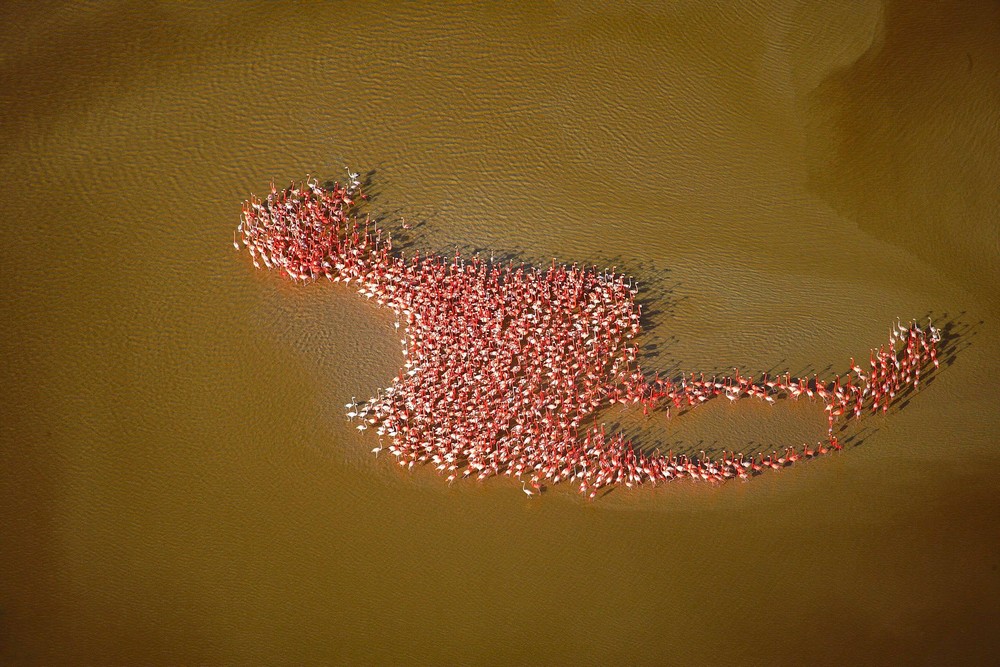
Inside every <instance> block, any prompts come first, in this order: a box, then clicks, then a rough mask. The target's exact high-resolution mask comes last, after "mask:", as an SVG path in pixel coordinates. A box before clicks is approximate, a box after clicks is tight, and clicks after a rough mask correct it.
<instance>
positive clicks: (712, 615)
mask: <svg viewBox="0 0 1000 667" xmlns="http://www.w3.org/2000/svg"><path fill="white" fill-rule="evenodd" d="M935 7H940V8H939V9H933V10H932V9H907V4H906V3H890V4H889V5H887V6H882V5H880V4H878V3H872V4H871V5H869V6H868V8H867V9H866V10H864V11H862V10H859V9H858V7H857V5H856V3H844V4H843V5H841V6H839V7H838V6H836V5H835V4H830V5H829V6H827V7H825V8H824V9H822V10H817V9H815V8H813V7H812V5H809V4H806V3H802V4H801V5H796V4H795V3H767V2H752V3H742V4H736V5H727V6H726V7H725V8H719V9H714V10H713V9H705V8H704V6H703V5H697V6H695V5H691V6H690V7H687V6H683V5H681V6H678V7H673V8H665V9H660V10H651V9H648V8H642V7H634V6H629V7H624V8H620V9H611V10H609V9H603V8H601V7H600V5H595V6H593V7H587V6H582V5H581V6H575V7H568V6H560V7H555V8H546V9H539V8H532V7H527V8H514V7H504V8H497V7H494V8H480V9H468V8H458V7H453V8H451V7H449V8H445V7H441V8H440V9H437V10H432V9H426V8H425V9H419V8H410V9H405V8H404V9H402V10H400V9H398V8H393V9H391V10H390V9H379V8H377V7H374V6H372V5H371V4H350V5H345V6H338V7H336V8H326V9H323V10H320V9H315V8H314V9H308V10H307V9H299V10H295V11H292V10H288V9H284V10H278V9H273V8H269V7H267V6H265V7H263V8H261V7H255V8H247V7H245V6H242V5H235V4H234V5H233V6H218V7H217V6H214V5H209V6H206V7H204V8H200V9H199V8H190V7H185V8H178V7H173V6H166V7H142V8H140V7H132V8H130V9H129V10H128V11H125V10H121V9H114V8H110V7H108V8H105V7H102V6H100V5H98V6H93V7H75V6H71V7H63V6H59V5H52V6H39V7H37V8H32V9H31V10H30V11H28V10H23V9H22V10H16V11H15V10H11V9H9V8H8V9H4V10H0V13H2V14H3V18H4V19H5V20H4V21H2V22H0V25H2V28H0V45H2V46H0V109H2V111H0V113H2V119H3V122H0V169H2V173H3V174H4V176H5V184H6V192H7V197H6V198H5V207H4V209H5V210H4V222H3V224H2V226H0V229H2V230H3V239H2V243H0V267H2V269H0V280H2V293H3V295H4V300H3V310H2V316H0V331H2V336H0V341H2V344H3V346H4V348H3V358H4V359H5V362H6V363H4V364H2V365H0V382H2V384H0V386H2V387H3V393H2V396H3V399H4V401H3V402H4V408H3V410H2V411H0V415H2V419H0V434H2V439H3V440H2V446H0V471H2V472H0V519H2V525H3V526H4V533H5V535H6V536H8V537H7V538H6V539H4V540H3V541H0V558H2V561H3V562H4V563H5V568H4V574H3V575H2V576H0V657H2V661H4V662H8V663H13V664H78V663H102V664H136V663H142V664H178V663H196V662H200V663H207V664H220V663H257V664H259V663H275V662H279V663H281V662H323V663H329V662H338V663H358V662H373V663H428V662H435V663H464V664H469V663H494V664H508V663H517V662H527V661H529V660H530V661H536V662H543V663H551V664H563V663H570V662H572V663H581V662H582V663H585V664H608V663H610V662H616V663H617V662H626V663H642V664H675V663H676V664H693V663H694V664H804V663H805V664H845V663H865V664H867V663H872V662H893V663H906V664H913V663H924V664H955V663H965V664H968V663H980V664H981V663H984V662H987V659H988V657H989V656H992V655H993V654H994V653H995V651H996V649H997V648H998V645H997V644H998V643H997V640H996V639H995V637H997V636H1000V635H998V632H997V631H998V630H1000V628H998V625H1000V624H998V621H997V619H998V618H1000V614H998V612H1000V608H998V607H1000V604H998V602H997V600H998V599H1000V597H998V593H1000V573H998V566H1000V557H998V556H997V554H998V547H1000V538H998V537H997V536H998V535H1000V526H998V522H997V519H996V516H995V512H993V511H992V507H993V506H994V505H995V500H994V498H995V495H996V489H997V484H996V482H995V481H994V480H993V476H994V471H995V470H997V469H998V467H997V465H998V463H1000V451H998V450H997V446H996V436H995V432H996V428H997V426H998V425H1000V424H998V422H1000V410H998V408H1000V401H998V400H997V397H996V394H995V392H994V390H993V387H994V383H995V381H996V380H995V378H996V377H998V373H1000V367H998V366H1000V364H998V358H1000V356H998V351H1000V338H998V335H997V333H996V323H997V315H998V306H1000V303H998V301H997V297H996V295H995V289H994V288H993V285H995V284H996V282H997V277H998V275H1000V259H998V258H1000V245H998V236H997V234H998V231H997V230H998V224H997V220H998V219H1000V218H998V212H1000V205H998V204H1000V202H998V195H997V190H996V187H995V185H994V184H995V183H996V181H997V176H998V175H1000V165H998V160H1000V158H998V156H1000V151H998V150H997V143H998V141H997V138H998V137H997V123H996V118H997V115H998V114H1000V100H998V99H997V96H998V93H997V92H996V91H998V90H1000V85H996V84H997V83H998V81H997V79H998V78H1000V52H998V48H997V46H996V44H997V42H996V40H995V39H993V38H992V35H995V34H996V30H995V28H996V26H997V24H998V12H997V9H996V5H995V3H987V2H982V3H943V4H941V5H939V6H938V5H935ZM991 26H992V28H991ZM344 165H351V166H352V167H355V168H358V169H362V170H365V171H369V170H371V171H373V172H374V173H373V175H372V176H373V182H374V185H375V193H376V195H377V197H376V199H375V201H374V202H373V204H372V206H373V208H374V209H375V210H377V211H379V212H382V213H384V214H386V215H388V216H390V217H391V218H395V217H398V216H400V215H405V216H406V218H407V220H408V221H411V222H414V223H417V224H416V228H415V229H414V230H413V232H412V235H411V236H412V238H411V242H412V244H413V246H414V247H419V248H420V249H421V250H425V251H438V252H452V251H454V249H455V247H456V246H458V247H459V248H461V249H463V250H467V251H471V250H475V249H480V250H483V251H485V252H489V251H496V252H497V253H498V254H505V253H514V254H515V256H517V257H519V258H523V259H526V260H529V261H536V262H546V263H547V262H548V261H550V259H551V258H552V257H557V258H558V259H560V260H565V261H570V262H572V261H579V262H596V263H599V264H605V263H607V264H614V265H617V266H618V267H619V268H620V269H623V270H625V271H627V272H630V273H632V274H633V275H635V276H637V278H638V279H639V282H640V288H641V292H640V299H641V300H643V301H644V302H645V303H646V304H647V310H649V311H651V313H650V322H649V326H648V327H647V330H646V332H645V334H644V338H643V339H642V340H643V342H645V343H646V344H647V352H648V355H647V357H646V359H645V360H644V367H645V368H648V369H649V370H653V369H657V368H658V369H662V370H665V371H666V370H670V371H676V370H689V369H691V370H702V369H704V370H707V371H711V370H714V369H719V370H725V369H729V368H731V367H733V366H738V367H740V368H741V369H744V370H748V371H760V370H768V369H775V370H789V371H791V372H792V373H800V372H808V371H813V370H814V371H818V372H822V371H823V370H824V369H827V368H830V369H832V370H834V371H836V370H838V369H843V368H846V365H847V361H848V359H849V357H851V356H863V355H864V353H865V352H866V351H867V350H868V348H869V347H870V346H872V345H877V344H879V343H881V342H883V341H884V339H885V338H886V335H887V332H888V326H889V324H890V323H891V322H892V321H894V320H895V318H896V317H903V318H907V317H911V316H915V317H922V316H925V315H928V314H930V315H933V316H934V318H935V320H936V321H937V322H938V323H940V324H944V323H947V322H950V323H952V324H953V326H954V328H955V330H956V331H957V332H958V333H959V334H960V335H959V338H958V339H957V342H956V349H957V352H956V353H955V355H954V357H953V359H952V360H951V362H950V363H947V364H943V368H942V369H941V371H940V372H939V373H938V375H937V377H936V379H935V380H934V381H933V382H932V383H929V384H928V386H926V387H925V388H924V389H923V390H921V391H920V392H919V393H918V394H917V395H916V396H915V397H914V398H913V399H912V400H911V401H910V402H909V404H907V405H906V406H905V407H903V408H902V409H899V410H895V411H893V412H891V413H890V414H888V415H887V416H885V417H884V418H883V417H880V418H876V419H870V420H867V421H866V422H865V425H866V428H865V429H864V430H863V431H858V432H857V434H856V435H857V436H858V437H857V438H856V440H855V442H860V445H859V446H855V447H848V448H846V449H845V450H844V451H843V452H841V453H839V454H838V455H837V456H835V457H827V458H825V459H823V460H819V461H815V462H809V463H806V464H804V465H797V466H795V467H794V468H791V469H788V470H785V471H782V472H781V473H779V474H774V475H764V476H761V477H760V478H757V479H755V480H753V481H752V482H750V483H746V484H740V483H730V484H726V485H723V486H721V487H717V488H715V487H709V486H707V485H691V484H671V485H667V486H666V487H663V486H660V487H658V488H656V489H649V490H646V489H643V490H641V491H639V492H635V493H628V492H626V491H625V490H618V491H616V492H614V493H612V494H610V495H608V496H607V497H605V498H603V499H602V500H601V501H600V502H596V503H587V502H584V501H582V500H580V499H579V498H577V497H575V496H574V495H573V494H572V493H566V492H562V491H557V492H553V493H549V494H546V495H545V496H544V497H542V498H535V499H527V498H525V497H524V496H523V494H521V492H520V490H519V489H518V488H517V486H516V485H514V484H511V483H507V482H506V481H505V480H495V481H492V482H488V483H485V484H482V485H477V484H463V485H455V486H454V487H451V488H449V487H447V486H446V485H445V484H444V483H443V481H442V480H441V479H440V478H438V477H437V476H435V475H433V474H431V473H430V472H428V471H421V472H418V473H417V474H405V473H401V472H399V471H397V470H396V469H394V467H393V466H391V465H389V463H388V462H387V461H384V460H382V459H380V460H378V461H375V460H374V459H373V458H372V457H371V455H370V453H369V452H370V449H371V447H372V446H373V445H372V444H371V442H370V439H369V438H366V437H364V436H362V435H360V434H358V433H357V432H356V431H354V430H353V429H351V427H350V424H349V423H348V422H347V421H346V420H345V419H344V418H343V416H342V410H343V409H342V406H343V404H344V403H345V402H347V400H349V399H350V397H351V396H352V395H356V396H358V397H359V398H360V397H367V396H369V395H370V394H371V393H372V392H373V391H374V390H375V389H376V388H377V387H379V386H383V385H384V384H385V382H386V380H387V379H388V378H390V377H392V375H394V374H395V372H396V369H397V368H398V366H399V364H400V363H401V355H400V353H399V349H398V344H397V342H396V339H395V337H394V335H393V329H392V326H391V316H390V315H388V314H387V313H386V312H385V311H382V310H379V309H376V308H373V307H371V306H370V304H367V303H365V302H364V300H363V299H361V298H360V297H358V296H357V295H356V294H353V293H351V292H350V291H349V290H345V289H343V288H340V287H339V286H335V285H330V284H318V285H314V286H310V287H308V288H297V287H294V286H292V285H290V284H288V283H287V282H284V281H281V280H280V279H278V278H277V276H274V275H272V274H263V273H260V272H256V271H254V270H253V268H252V266H251V265H250V263H249V259H248V258H247V257H246V256H245V255H238V254H236V253H235V252H234V251H233V249H232V245H231V242H230V240H231V232H232V228H233V227H234V226H235V224H236V223H237V221H238V214H239V203H240V201H241V200H242V199H243V198H244V197H245V196H246V195H247V194H248V192H249V191H256V192H261V191H263V190H264V188H265V187H266V186H267V182H268V181H269V180H270V179H271V178H274V179H275V180H276V181H279V182H282V181H287V180H291V179H299V178H302V177H303V176H304V175H305V174H306V173H312V174H315V175H318V176H320V177H336V176H338V175H340V174H341V173H342V169H343V167H344ZM654 346H655V347H654ZM744 403H749V402H742V403H741V404H739V405H736V406H729V405H721V404H720V405H713V406H710V407H706V408H704V409H703V410H699V411H695V412H692V413H691V414H689V415H684V416H682V417H679V418H677V419H674V420H672V421H671V422H669V423H667V422H662V423H661V422H657V421H655V420H653V421H651V422H649V423H647V424H645V428H647V429H648V432H649V433H650V434H655V439H657V440H658V439H660V438H662V439H664V440H666V441H667V442H666V443H665V444H664V447H667V446H670V445H671V444H675V445H678V446H683V447H698V448H703V447H706V446H707V447H717V448H722V447H727V448H728V447H733V446H734V445H736V446H737V447H739V445H740V443H741V442H742V443H746V444H750V443H760V444H762V445H763V444H765V443H769V442H773V443H774V444H775V445H776V446H781V445H784V444H785V443H794V442H798V441H800V440H801V439H804V438H807V437H815V438H817V439H818V438H819V437H820V436H821V435H822V432H823V430H824V427H823V419H822V414H821V409H820V408H819V407H818V406H809V405H807V404H802V403H798V404H791V405H781V406H777V407H776V408H775V409H774V410H770V411H769V410H767V409H766V406H758V405H755V404H752V403H749V404H746V405H744ZM812 408H815V409H814V410H813V409H812ZM624 417H628V418H629V419H635V418H636V417H637V416H636V415H631V416H627V415H626V416H624ZM624 417H623V416H622V415H615V414H609V415H608V416H607V418H608V420H609V421H613V420H618V419H622V418H624ZM640 421H641V420H640ZM813 430H815V434H814V435H811V432H812V431H813ZM651 437H653V436H651Z"/></svg>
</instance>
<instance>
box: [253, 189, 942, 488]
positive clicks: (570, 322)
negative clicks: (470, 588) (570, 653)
mask: <svg viewBox="0 0 1000 667" xmlns="http://www.w3.org/2000/svg"><path fill="white" fill-rule="evenodd" d="M363 199H366V196H365V194H364V193H363V192H362V188H361V182H360V181H359V179H358V175H357V174H355V173H351V172H348V178H347V180H346V181H345V183H344V184H343V185H341V184H339V183H335V184H333V185H332V186H327V187H323V186H321V185H320V184H319V182H317V181H316V180H315V179H309V178H307V179H306V181H304V182H303V183H300V184H294V183H293V184H292V185H289V186H288V187H287V188H284V189H277V188H275V187H274V185H273V184H272V186H271V189H270V193H269V194H267V196H266V197H264V198H263V199H261V198H258V197H251V198H250V199H249V200H248V201H246V202H244V204H243V210H242V215H241V219H240V224H239V226H238V227H237V229H236V231H235V233H234V237H233V244H234V246H235V247H236V249H237V250H240V249H241V248H244V247H245V248H246V249H247V250H248V251H249V253H250V256H251V258H252V261H253V264H254V266H256V267H257V268H268V269H274V270H277V271H279V272H280V273H281V274H283V275H286V276H288V277H289V278H291V279H292V280H293V281H296V282H298V283H303V284H304V283H310V282H313V281H315V280H318V279H320V278H327V279H329V280H332V281H334V282H340V283H344V284H345V285H351V284H353V285H354V286H355V287H356V289H357V290H358V292H359V293H360V294H361V295H362V296H364V297H365V298H366V299H369V300H374V301H375V302H376V303H377V304H379V305H380V306H382V307H386V308H389V309H391V310H392V312H393V313H394V314H395V316H396V321H395V328H396V329H397V331H398V332H399V333H400V335H401V336H402V338H401V340H400V342H401V343H402V348H403V356H404V359H405V362H404V364H403V366H404V367H403V368H402V369H401V370H400V372H399V374H398V375H397V376H396V377H395V378H393V379H392V381H391V383H390V384H389V385H388V386H387V387H385V388H384V389H383V390H380V391H379V392H378V393H377V395H376V396H374V397H372V398H371V399H370V400H368V401H365V402H360V403H359V402H357V401H356V400H354V399H353V398H352V400H351V401H350V402H349V403H348V404H347V405H346V406H345V407H346V409H347V411H348V417H349V418H350V419H351V420H352V421H354V422H356V427H357V429H359V430H361V431H364V430H368V429H372V430H374V431H375V432H376V433H377V436H378V440H379V444H378V446H377V447H375V448H373V449H372V452H373V453H374V454H375V455H376V456H378V454H379V453H380V452H382V451H383V450H388V452H389V454H391V455H392V456H393V457H394V458H395V461H396V462H398V464H399V465H400V466H403V467H405V468H407V469H412V468H413V467H414V466H424V465H430V466H433V467H434V469H435V470H436V471H437V472H438V473H439V474H441V475H442V476H444V477H445V478H446V479H447V481H448V483H449V484H450V483H453V482H454V481H456V480H460V479H466V478H470V477H473V478H475V479H479V480H483V479H487V478H489V477H494V476H499V475H505V476H509V477H517V478H518V479H519V481H520V482H521V488H522V491H523V492H524V493H525V494H526V495H529V496H532V495H535V494H536V493H538V492H540V491H541V490H542V489H544V488H545V486H546V485H549V484H552V485H554V484H559V483H566V484H572V485H574V486H575V487H576V488H577V490H578V491H579V492H580V493H581V494H583V495H584V496H586V497H589V498H593V497H594V496H595V495H596V494H597V493H598V491H600V490H601V489H603V488H605V487H611V486H615V485H625V486H626V487H630V488H631V487H637V486H641V485H643V484H646V483H651V484H653V485H655V484H656V483H657V482H666V481H669V480H674V479H681V478H684V479H691V480H699V481H708V482H722V481H725V480H727V479H731V478H740V479H744V480H745V479H748V478H749V477H751V476H753V475H756V474H758V473H760V472H763V471H765V470H767V469H780V468H783V467H786V466H789V465H791V464H793V463H795V462H796V461H799V460H802V459H808V458H813V457H816V456H820V455H823V454H827V453H828V452H830V451H835V450H838V449H841V447H842V445H841V444H840V443H839V442H838V439H837V437H836V436H835V435H834V428H835V426H836V424H837V423H838V421H839V420H840V419H841V418H849V417H854V418H860V417H861V416H863V415H864V414H866V413H877V412H880V411H881V412H885V411H887V410H888V409H889V406H890V405H891V404H892V403H893V401H894V400H895V399H897V398H898V397H899V396H900V395H902V394H904V393H906V392H907V391H908V390H910V389H916V388H917V387H918V385H919V383H920V380H921V374H922V373H923V374H924V375H925V376H926V373H927V372H928V371H929V368H930V367H931V366H933V367H937V366H938V363H939V362H938V343H939V341H940V340H941V334H940V331H939V330H938V329H936V328H934V327H933V326H931V325H930V324H929V323H928V325H927V326H926V327H924V326H920V325H918V324H917V323H916V322H911V323H909V324H905V325H904V324H902V323H899V322H897V323H896V324H895V325H894V326H893V327H892V328H891V330H890V334H889V341H888V344H885V345H882V346H881V347H879V348H878V349H877V350H872V352H871V354H870V358H869V363H868V366H867V367H866V368H864V369H863V368H862V367H861V366H859V365H858V364H856V363H855V362H854V360H853V359H852V360H851V369H850V371H848V372H847V373H846V374H845V375H844V376H836V377H835V378H834V379H833V380H832V381H831V380H823V379H820V378H818V377H816V376H813V377H812V378H792V377H790V376H789V375H788V374H785V375H783V376H775V377H771V376H768V375H766V374H765V375H763V376H761V377H759V378H754V377H749V376H746V375H741V374H740V372H739V371H738V370H734V374H733V375H731V376H712V377H706V376H705V375H703V374H698V375H695V374H690V375H681V376H679V377H675V378H662V377H659V375H655V376H653V377H649V376H647V375H646V374H644V373H643V371H642V370H641V369H640V367H639V364H638V363H637V361H636V357H637V353H638V347H637V346H636V344H635V342H634V341H635V338H636V336H637V335H638V334H639V330H640V326H639V322H640V317H641V313H642V306H641V304H636V302H635V296H636V293H637V287H636V285H635V284H634V283H632V281H631V280H629V279H627V278H626V277H625V276H623V275H621V274H617V273H614V272H609V271H606V270H599V269H597V268H596V267H585V266H579V265H577V264H572V265H564V264H556V263H555V261H553V263H552V264H551V266H549V267H547V268H544V269H539V268H534V267H530V266H524V265H523V264H521V265H515V264H514V263H513V262H507V263H494V262H493V261H484V260H481V259H480V258H479V257H478V256H474V257H463V256H461V255H460V254H458V253H457V252H456V254H455V256H454V257H447V258H446V257H443V256H440V255H431V256H421V255H420V254H419V253H414V254H413V256H412V257H409V258H407V257H405V256H404V255H403V254H402V253H401V252H393V245H392V238H391V234H385V235H383V230H381V229H378V228H377V226H376V225H374V224H373V223H372V222H371V220H370V218H368V217H367V216H365V218H364V219H361V218H360V217H359V214H358V208H357V205H358V204H359V202H360V200H363ZM718 396H725V397H726V398H727V399H729V400H730V401H736V400H740V399H743V398H756V399H759V400H762V401H767V402H769V403H773V402H774V401H775V400H776V399H780V398H791V399H799V398H805V399H811V400H818V401H821V402H822V403H823V404H824V406H825V410H826V414H827V426H828V431H827V434H828V437H827V439H826V440H825V441H823V442H820V443H818V444H816V445H815V446H807V445H803V446H802V447H801V448H796V447H787V448H784V449H783V450H782V451H780V452H779V451H777V450H775V451H772V452H771V453H760V452H759V453H757V454H755V455H749V456H745V455H744V454H742V453H735V452H725V451H724V452H723V453H722V455H721V456H720V457H717V458H711V457H709V456H707V455H705V454H704V452H702V453H701V455H699V456H686V455H673V454H666V455H664V454H659V453H656V454H647V453H645V452H642V451H640V450H638V449H636V447H634V446H633V444H632V443H631V442H630V441H629V440H628V439H626V438H625V436H624V435H622V434H621V433H608V432H606V430H605V426H604V425H603V424H601V423H598V421H597V418H596V415H595V413H596V412H597V411H599V410H601V409H602V408H606V407H608V406H612V405H615V404H621V405H624V406H631V405H635V406H640V405H641V406H642V409H643V411H644V412H645V413H648V412H649V411H652V410H655V409H657V408H659V409H661V410H662V411H664V412H666V413H667V415H668V416H669V413H670V409H671V408H674V409H675V410H678V409H685V408H691V407H696V406H698V405H701V404H703V403H705V402H706V401H709V400H711V399H712V398H715V397H718ZM526 478H527V479H526Z"/></svg>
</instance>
